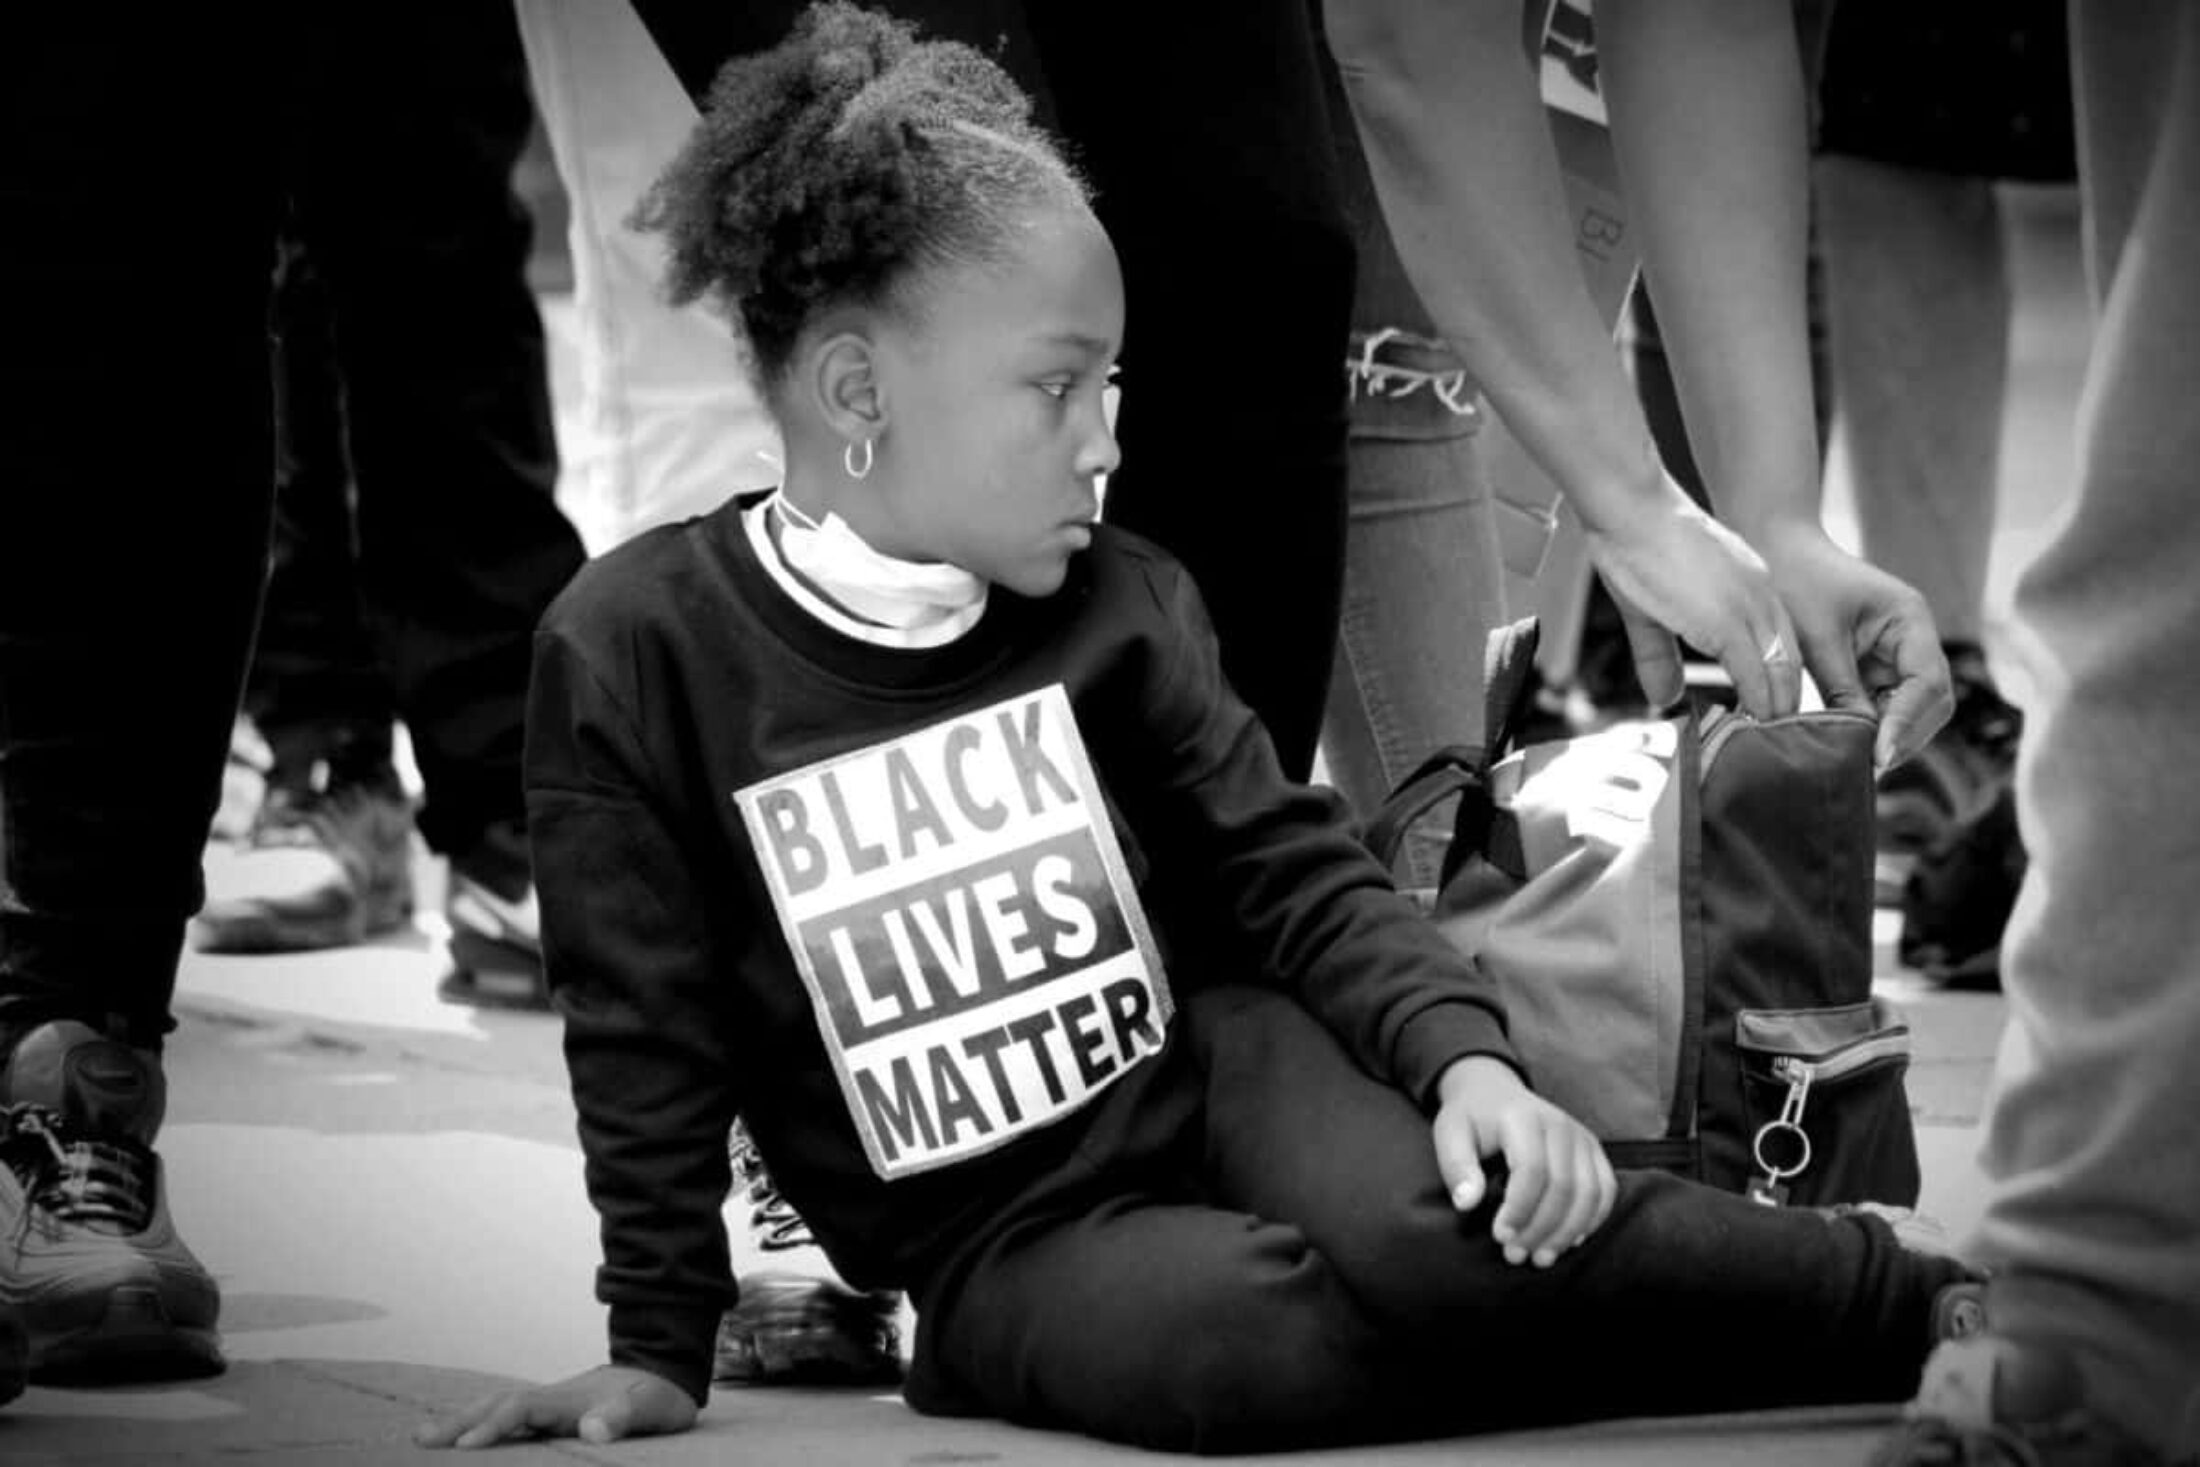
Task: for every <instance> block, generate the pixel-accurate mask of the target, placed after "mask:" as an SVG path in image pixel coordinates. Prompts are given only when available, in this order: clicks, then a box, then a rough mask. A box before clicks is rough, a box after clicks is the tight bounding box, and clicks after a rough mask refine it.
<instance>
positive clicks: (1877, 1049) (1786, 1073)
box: [1772, 1028, 1910, 1090]
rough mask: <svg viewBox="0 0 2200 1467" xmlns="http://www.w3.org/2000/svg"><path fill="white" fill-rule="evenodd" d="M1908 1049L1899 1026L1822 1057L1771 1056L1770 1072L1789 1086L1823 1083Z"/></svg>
mask: <svg viewBox="0 0 2200 1467" xmlns="http://www.w3.org/2000/svg"><path fill="white" fill-rule="evenodd" d="M1909 1052H1910V1031H1909V1030H1908V1029H1907V1028H1904V1029H1901V1030H1899V1031H1897V1032H1895V1033H1892V1034H1876V1035H1874V1036H1872V1037H1871V1038H1870V1039H1864V1040H1859V1041H1858V1042H1857V1043H1855V1044H1852V1045H1850V1046H1849V1047H1848V1048H1847V1049H1841V1050H1836V1051H1834V1053H1833V1054H1831V1055H1829V1056H1827V1057H1826V1058H1825V1059H1819V1060H1807V1059H1804V1058H1803V1057H1802V1056H1801V1055H1796V1054H1783V1055H1775V1056H1774V1057H1773V1061H1772V1073H1773V1076H1774V1077H1775V1078H1777V1079H1781V1080H1785V1081H1787V1083H1788V1085H1789V1087H1790V1088H1794V1087H1797V1086H1800V1087H1802V1088H1804V1089H1806V1090H1807V1089H1808V1088H1809V1087H1810V1086H1812V1085H1823V1084H1825V1083H1826V1082H1828V1081H1830V1080H1844V1079H1847V1078H1848V1077H1849V1076H1850V1075H1853V1074H1855V1073H1856V1072H1857V1071H1858V1070H1861V1069H1863V1068H1864V1067H1865V1066H1867V1065H1872V1064H1877V1063H1878V1062H1879V1061H1880V1060H1883V1059H1892V1058H1895V1057H1896V1056H1902V1055H1907V1054H1909Z"/></svg>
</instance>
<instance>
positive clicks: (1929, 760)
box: [1875, 642, 2024, 907]
mask: <svg viewBox="0 0 2200 1467" xmlns="http://www.w3.org/2000/svg"><path fill="white" fill-rule="evenodd" d="M1946 651H1947V654H1948V671H1949V675H1950V677H1951V678H1952V679H1953V681H1954V684H1955V698H1956V706H1955V712H1954V713H1953V714H1951V715H1950V717H1949V719H1948V722H1947V723H1946V725H1944V726H1943V727H1942V728H1941V730H1940V732H1938V733H1936V734H1934V735H1933V737H1932V740H1931V742H1929V743H1927V744H1926V746H1925V747H1924V748H1923V749H1920V750H1919V751H1918V752H1917V754H1916V755H1915V756H1914V757H1912V758H1911V759H1909V760H1908V761H1906V762H1905V763H1903V764H1901V765H1899V766H1897V767H1896V768H1893V769H1890V770H1888V771H1887V774H1886V777H1885V778H1884V779H1882V780H1880V782H1879V799H1878V825H1879V862H1878V879H1877V881H1876V882H1875V890H1876V893H1877V895H1878V899H1879V904H1880V905H1881V906H1890V907H1891V906H1895V905H1898V904H1899V903H1900V902H1901V900H1902V894H1903V888H1904V884H1905V883H1906V882H1907V880H1908V879H1909V876H1910V874H1911V872H1912V870H1913V869H1915V867H1916V866H1917V864H1918V862H1919V859H1920V858H1921V857H1923V856H1924V855H1925V854H1926V853H1927V852H1929V851H1932V850H1934V849H1936V848H1938V847H1943V846H1945V845H1946V844H1947V843H1948V842H1949V841H1950V839H1951V838H1952V837H1953V836H1954V833H1955V831H1956V829H1957V827H1959V826H1960V825H1962V824H1963V823H1964V822H1966V821H1971V820H1976V819H1977V818H1978V817H1979V816H1980V815H1982V814H1983V813H1984V812H1985V811H1986V810H1987V809H1988V808H1989V807H1991V806H1992V805H1993V804H1994V803H1995V801H1996V800H1998V799H2000V798H2002V797H2003V794H2004V792H2005V791H2007V789H2008V788H2009V785H2010V781H2011V779H2012V777H2013V776H2014V774H2015V770H2016V758H2017V739H2018V737H2019V736H2020V735H2021V734H2022V733H2023V731H2024V715H2023V714H2022V713H2020V712H2018V711H2017V710H2016V709H2015V708H2013V707H2011V706H2010V705H2009V704H2008V703H2007V702H2006V701H2004V700H2003V698H2002V696H2001V693H2000V692H1999V691H1998V690H1997V689H1996V688H1995V686H1994V680H1993V677H1992V675H1991V674H1990V673H1988V671H1987V669H1986V657H1985V654H1984V653H1983V652H1981V651H1980V650H1979V649H1978V648H1977V647H1975V646H1973V645H1971V644H1970V643H1968V642H1951V643H1949V644H1947V648H1946Z"/></svg>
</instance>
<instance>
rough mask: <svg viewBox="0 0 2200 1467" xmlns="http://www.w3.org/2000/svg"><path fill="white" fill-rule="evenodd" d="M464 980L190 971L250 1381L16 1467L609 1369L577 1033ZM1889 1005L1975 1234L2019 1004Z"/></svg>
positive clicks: (57, 1425)
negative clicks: (1996, 1049) (2005, 1015)
mask: <svg viewBox="0 0 2200 1467" xmlns="http://www.w3.org/2000/svg"><path fill="white" fill-rule="evenodd" d="M441 964H442V960H441V954H440V951H439V950H438V948H437V946H436V944H435V943H434V942H433V940H432V937H431V936H430V935H428V934H425V933H424V934H421V935H418V936H414V937H409V938H408V939H406V940H404V941H400V942H392V943H388V944H385V945H382V946H377V947H371V948H366V949H360V950H356V951H352V952H347V953H333V954H321V955H314V956H309V957H298V958H284V959H248V958H222V959H209V958H195V959H192V960H191V961H189V962H188V963H187V964H186V966H185V970H184V975H183V989H182V993H181V996H180V999H179V1009H180V1012H181V1015H182V1019H183V1025H182V1028H181V1029H180V1031H179V1032H178V1033H177V1035H176V1038H175V1041H174V1048H173V1051H172V1060H171V1070H172V1074H173V1077H174V1103H173V1108H172V1112H171V1119H170V1121H169V1125H168V1129H167V1132H166V1139H165V1142H164V1146H163V1153H164V1155H165V1157H166V1160H167V1164H168V1167H169V1171H170V1176H171V1186H172V1196H173V1199H174V1206H175V1212H176V1216H177V1217H178V1219H179V1221H180V1223H181V1225H182V1226H183V1228H184V1229H185V1230H186V1235H187V1236H188V1237H189V1238H190V1239H191V1240H192V1243H193V1245H194V1246H195V1247H196V1248H197V1249H198V1251H199V1252H200V1254H201V1255H202V1257H204V1259H205V1260H206V1262H207V1264H208V1266H209V1267H211V1268H212V1269H213V1270H214V1272H215V1273H216V1274H217V1275H218V1276H219V1277H220V1279H221V1282H222V1286H223V1289H224V1292H225V1296H226V1319H225V1325H226V1330H225V1332H226V1337H227V1343H228V1348H229V1352H230V1355H231V1358H232V1360H233V1362H234V1364H233V1366H232V1368H231V1370H230V1372H229V1373H228V1374H227V1375H225V1376H223V1377H221V1378H219V1379H217V1380H213V1381H210V1382H203V1383H195V1384H187V1385H176V1386H167V1387H155V1388H145V1389H132V1390H101V1391H62V1390H47V1389H34V1390H32V1391H31V1392H29V1393H28V1394H27V1395H26V1396H25V1397H24V1398H23V1399H22V1400H20V1401H18V1402H17V1403H16V1404H15V1405H14V1406H13V1407H12V1408H10V1409H9V1410H7V1411H6V1412H4V1413H0V1460H4V1461H7V1462H10V1463H20V1464H23V1467H31V1464H44V1463H49V1462H50V1463H59V1462H72V1463H98V1464H117V1467H119V1464H125V1463H130V1464H134V1463H140V1462H156V1461H157V1462H176V1461H184V1462H203V1463H215V1462H227V1463H234V1462H238V1461H239V1460H242V1461H245V1462H267V1463H274V1464H282V1467H291V1464H298V1467H308V1464H322V1463H327V1464H368V1463H382V1462H400V1461H402V1462H408V1463H412V1464H413V1467H422V1458H421V1455H420V1454H419V1453H418V1452H417V1451H416V1450H415V1449H414V1448H412V1447H411V1446H410V1445H409V1444H408V1442H407V1440H406V1433H407V1431H408V1430H409V1428H410V1426H411V1424H412V1422H413V1421H414V1420H416V1419H417V1418H418V1416H419V1415H420V1414H421V1412H422V1411H423V1410H424V1409H426V1408H430V1407H434V1406H439V1405H445V1404H449V1403H452V1402H457V1401H461V1400H464V1399H468V1398H470V1397H472V1396H473V1395H476V1394H478V1393H480V1392H482V1391H484V1390H486V1389H488V1388H490V1387H492V1386H494V1385H496V1384H498V1383H500V1382H507V1381H518V1380H529V1379H541V1378H546V1377H551V1376H557V1375H563V1374H565V1373H567V1372H569V1371H571V1370H574V1369H578V1368H580V1367H582V1366H585V1365H587V1364H589V1363H592V1362H593V1361H594V1360H595V1359H597V1358H599V1355H600V1351H601V1341H602V1318H601V1312H600V1310H599V1309H598V1307H597V1306H596V1305H594V1304H593V1303H592V1302H591V1301H590V1297H589V1277H590V1269H591V1268H592V1266H593V1262H594V1258H595V1236H594V1220H593V1217H592V1215H591V1214H590V1212H589V1210H588V1205H587V1201H586V1198H585V1197H584V1195H583V1193H582V1189H581V1181H580V1174H579V1155H578V1151H577V1148H576V1147H575V1144H574V1142H573V1139H572V1111H571V1106H570V1104H569V1102H568V1100H567V1098H566V1094H565V1089H564V1084H563V1077H562V1069H561V1064H560V1061H559V1058H558V1054H557V1030H556V1025H555V1023H554V1021H552V1020H549V1019H546V1018H541V1017H538V1016H533V1015H525V1014H509V1013H489V1012H481V1011H476V1010H472V1009H468V1008H463V1007H457V1006H453V1005H449V1004H446V1003H443V1002H442V1001H441V1000H440V999H439V998H438V996H437V992H436V990H437V980H438V978H439V976H440V972H441ZM1885 987H1886V990H1887V991H1888V992H1889V993H1890V994H1893V995H1895V996H1897V997H1899V998H1903V999H1905V1000H1906V1001H1907V1002H1908V1004H1909V1008H1910V1012H1911V1015H1912V1018H1913V1021H1914V1022H1915V1024H1916V1025H1917V1028H1918V1037H1919V1046H1920V1049H1921V1051H1922V1053H1923V1055H1924V1059H1923V1060H1922V1062H1921V1063H1920V1065H1919V1067H1918V1071H1917V1076H1916V1080H1915V1084H1914V1086H1913V1100H1914V1101H1915V1102H1916V1104H1917V1106H1918V1109H1919V1119H1920V1123H1921V1134H1922V1136H1923V1137H1924V1140H1925V1144H1926V1150H1927V1167H1928V1198H1927V1203H1928V1206H1929V1207H1930V1208H1931V1209H1933V1210H1935V1211H1937V1212H1939V1213H1940V1214H1941V1215H1942V1216H1943V1217H1944V1218H1946V1219H1947V1220H1948V1221H1949V1222H1950V1223H1952V1224H1955V1225H1957V1226H1961V1225H1962V1224H1963V1223H1964V1222H1965V1221H1966V1220H1967V1219H1968V1218H1969V1217H1970V1216H1973V1215H1975V1211H1976V1205H1977V1200H1978V1187H1977V1184H1976V1181H1975V1178H1974V1176H1973V1173H1972V1171H1971V1169H1970V1163H1969V1159H1968V1151H1969V1147H1970V1137H1969V1127H1970V1122H1971V1120H1972V1118H1973V1117H1974V1116H1975V1114H1976V1110H1977V1102H1978V1097H1979V1092H1980V1089H1981V1086H1982V1084H1983V1080H1984V1074H1985V1064H1986V1056H1987V1055H1988V1053H1989V1051H1990V1047H1991V1043H1992V1039H1993V1035H1994V1033H1995V1031H1996V1029H1997V1027H1998V1024H1999V1021H2000V1012H2001V1008H2000V1003H1999V1001H1998V1000H1996V999H1993V998H1990V997H1982V996H1955V995H1946V994H1935V993H1930V992H1927V991H1924V990H1922V989H1920V988H1918V987H1917V986H1916V985H1914V984H1911V983H1908V982H1906V981H1905V980H1903V979H1902V978H1900V977H1899V976H1890V978H1889V980H1888V982H1887V983H1886V985H1885ZM734 1235H735V1236H736V1238H740V1237H741V1236H742V1235H743V1234H742V1230H741V1229H740V1228H739V1226H738V1220H736V1227H735V1229H734ZM783 1257H784V1258H787V1259H792V1260H793V1261H794V1262H795V1264H796V1266H802V1265H803V1264H804V1262H805V1261H806V1260H804V1259H803V1257H802V1255H785V1256H783ZM739 1262H741V1263H743V1264H748V1263H753V1262H754V1260H753V1259H744V1260H739ZM775 1263H781V1260H775ZM1883 1419H1884V1413H1878V1412H1871V1411H1865V1412H1854V1411H1851V1412H1835V1413H1811V1414H1808V1415H1785V1416H1780V1417H1773V1418H1740V1419H1731V1420H1723V1421H1716V1422H1693V1423H1679V1424H1676V1423H1634V1424H1620V1425H1615V1426H1606V1427H1600V1428H1596V1429H1592V1430H1583V1431H1566V1432H1551V1433H1536V1434H1528V1435H1517V1436H1508V1437H1502V1438H1492V1439H1485V1440H1480V1441H1476V1442H1472V1443H1469V1444H1458V1443H1452V1444H1440V1445H1431V1446H1423V1447H1412V1448H1394V1449H1389V1450H1386V1451H1383V1452H1373V1453H1370V1452H1362V1453H1354V1454H1350V1455H1349V1460H1352V1461H1395V1462H1412V1461H1421V1460H1437V1459H1438V1458H1441V1459H1442V1460H1445V1461H1458V1460H1462V1459H1464V1460H1467V1461H1473V1462H1484V1463H1491V1464H1512V1463H1542V1462H1552V1463H1556V1462H1561V1461H1564V1462H1591V1463H1600V1462H1611V1463H1619V1462H1640V1461H1653V1462H1673V1463H1679V1462H1684V1461H1685V1462H1691V1463H1694V1462H1715V1461H1724V1460H1732V1461H1736V1462H1742V1461H1749V1462H1766V1461H1777V1462H1805V1463H1814V1462H1821V1461H1822V1462H1826V1463H1834V1462H1853V1461H1856V1460H1858V1459H1859V1457H1860V1454H1861V1452H1862V1450H1863V1448H1864V1446H1865V1445H1866V1444H1867V1443H1868V1442H1869V1441H1870V1440H1871V1438H1872V1436H1873V1434H1874V1432H1875V1431H1876V1430H1877V1427H1878V1423H1879V1422H1880V1421H1881V1420H1883ZM1131 1455H1132V1454H1130V1453H1127V1452H1119V1451H1115V1450H1112V1449H1109V1448H1105V1447H1100V1446H1097V1445H1094V1444H1092V1443H1088V1442H1084V1441H1081V1440H1077V1439H1073V1438H1066V1437H1056V1436H1049V1435H1044V1434H1039V1433H1032V1432H1024V1431H1017V1430H1013V1429H1010V1428H1005V1427H1000V1426H996V1425H993V1424H990V1423H960V1422H939V1421H932V1420H927V1419H925V1418H922V1417H918V1416H915V1415H913V1414H912V1413H910V1412H909V1411H908V1410H907V1409H906V1408H905V1407H903V1406H902V1405H901V1404H900V1402H899V1401H898V1400H897V1399H895V1398H894V1397H892V1396H877V1395H872V1394H868V1393H801V1392H779V1391H767V1392H756V1391H743V1392H726V1391H721V1392H720V1393H719V1394H718V1395H717V1397H716V1398H715V1399H714V1401H713V1402H712V1405H711V1409H710V1410H709V1412H708V1413H707V1414H706V1415H705V1417H704V1426H703V1429H702V1430H701V1431H700V1432H698V1433H696V1434H694V1435H691V1436H688V1437H684V1438H680V1439H677V1440H672V1441H666V1442H660V1443H650V1444H640V1443H636V1444H629V1445H627V1446H624V1447H620V1448H613V1449H595V1448H585V1447H582V1446H580V1445H579V1444H577V1443H562V1444H559V1445H556V1446H547V1445H545V1446H529V1447H521V1448H514V1449H510V1450H509V1451H507V1452H505V1453H503V1454H501V1455H500V1456H499V1458H498V1459H497V1460H499V1461H512V1462H516V1463H523V1462H531V1461H538V1460H539V1461H544V1462H549V1461H572V1460H580V1461H596V1460H603V1461H620V1462H631V1463H637V1464H656V1463H703V1462H721V1461H726V1460H736V1461H754V1462H766V1463H779V1462H797V1461H799V1462H815V1463H822V1464H830V1463H851V1464H853V1463H865V1464H868V1463H941V1462H998V1463H1004V1464H1034V1467H1036V1464H1049V1463H1061V1464H1072V1463H1088V1462H1103V1461H1116V1460H1120V1459H1127V1458H1129V1457H1130V1456H1131ZM1313 1460H1347V1458H1346V1457H1344V1456H1336V1457H1330V1458H1315V1459H1313Z"/></svg>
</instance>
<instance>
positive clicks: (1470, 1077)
mask: <svg viewBox="0 0 2200 1467" xmlns="http://www.w3.org/2000/svg"><path fill="white" fill-rule="evenodd" d="M1437 1094H1438V1095H1439V1096H1440V1097H1441V1102H1442V1103H1441V1108H1440V1109H1439V1110H1438V1111H1437V1113H1436V1120H1435V1122H1434V1124H1433V1127H1432V1133H1433V1138H1434V1141H1435V1145H1436V1165H1437V1170H1438V1171H1439V1172H1441V1173H1442V1175H1443V1178H1444V1185H1445V1186H1446V1187H1448V1188H1449V1189H1450V1191H1451V1201H1452V1206H1454V1207H1456V1208H1458V1209H1459V1210H1460V1211H1461V1212H1472V1211H1473V1210H1474V1209H1475V1208H1477V1207H1479V1206H1481V1205H1482V1201H1483V1199H1484V1197H1485V1196H1486V1195H1487V1193H1488V1188H1489V1182H1488V1179H1487V1177H1486V1176H1485V1175H1484V1172H1483V1169H1482V1161H1483V1158H1484V1157H1489V1156H1495V1155H1498V1154H1500V1153H1502V1154H1503V1155H1504V1158H1505V1166H1506V1170H1507V1173H1508V1175H1507V1178H1506V1182H1505V1200H1504V1202H1503V1203H1502V1204H1500V1205H1499V1207H1498V1208H1497V1212H1496V1215H1495V1216H1494V1217H1493V1218H1492V1219H1491V1222H1490V1236H1491V1237H1493V1238H1494V1239H1496V1241H1497V1245H1498V1246H1499V1247H1500V1248H1502V1249H1504V1251H1505V1261H1506V1262H1508V1263H1533V1264H1534V1265H1535V1266H1536V1267H1537V1268H1549V1267H1550V1266H1551V1265H1552V1264H1553V1263H1556V1262H1557V1261H1558V1256H1559V1255H1560V1254H1561V1253H1564V1252H1565V1251H1566V1250H1567V1249H1569V1248H1572V1247H1574V1246H1575V1245H1577V1244H1579V1243H1580V1242H1581V1241H1582V1240H1583V1239H1584V1238H1586V1237H1588V1236H1589V1235H1590V1234H1591V1233H1593V1232H1595V1231H1596V1230H1597V1229H1598V1228H1599V1227H1601V1226H1603V1223H1604V1220H1605V1218H1607V1217H1609V1216H1610V1215H1611V1212H1612V1203H1613V1202H1614V1200H1616V1199H1617V1197H1618V1195H1619V1182H1618V1179H1617V1178H1615V1177H1614V1176H1613V1174H1612V1163H1611V1161H1610V1160H1609V1159H1608V1158H1606V1156H1605V1154H1604V1146H1603V1143H1601V1142H1599V1141H1598V1140H1597V1138H1596V1137H1595V1136H1593V1135H1591V1134H1590V1132H1589V1129H1588V1127H1586V1126H1584V1125H1582V1124H1581V1122H1579V1121H1577V1120H1575V1119H1574V1118H1573V1117H1572V1116H1570V1115H1568V1114H1566V1112H1564V1111H1563V1110H1560V1109H1559V1108H1558V1107H1557V1106H1555V1105H1553V1104H1551V1103H1550V1102H1549V1101H1548V1100H1545V1099H1544V1098H1543V1097H1542V1096H1540V1095H1537V1094H1536V1093H1535V1092H1534V1091H1532V1090H1530V1089H1529V1088H1528V1087H1527V1084H1526V1082H1524V1081H1523V1080H1522V1079H1521V1078H1520V1076H1519V1075H1518V1074H1517V1073H1516V1072H1515V1071H1514V1070H1513V1068H1512V1066H1510V1065H1508V1064H1506V1063H1505V1062H1504V1061H1502V1060H1499V1059H1494V1058H1492V1057H1490V1056H1488V1055H1469V1056H1468V1057H1467V1058H1465V1059H1463V1060H1460V1061H1459V1062H1458V1063H1456V1064H1454V1065H1452V1066H1451V1067H1450V1068H1449V1069H1447V1070H1446V1071H1444V1075H1443V1078H1442V1079H1441V1080H1439V1081H1438V1082H1437Z"/></svg>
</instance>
